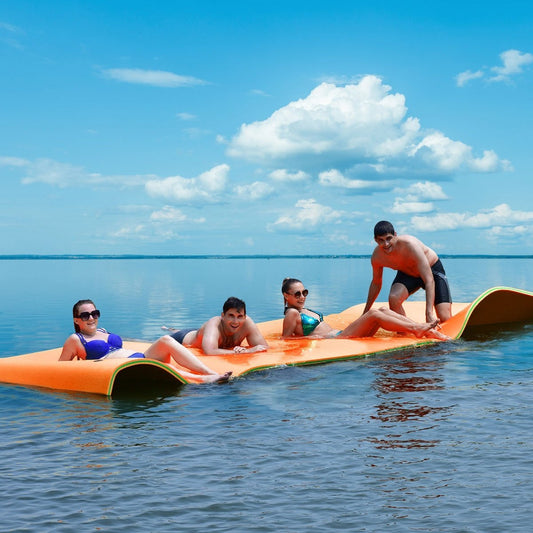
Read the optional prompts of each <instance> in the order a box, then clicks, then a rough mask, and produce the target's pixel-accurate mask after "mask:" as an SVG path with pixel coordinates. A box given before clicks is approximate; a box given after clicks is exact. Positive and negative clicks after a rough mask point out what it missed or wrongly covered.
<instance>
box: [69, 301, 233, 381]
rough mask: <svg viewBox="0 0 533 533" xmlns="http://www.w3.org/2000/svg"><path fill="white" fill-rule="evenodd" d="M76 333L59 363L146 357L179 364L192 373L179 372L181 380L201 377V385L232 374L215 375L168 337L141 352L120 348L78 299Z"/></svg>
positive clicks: (92, 310)
mask: <svg viewBox="0 0 533 533" xmlns="http://www.w3.org/2000/svg"><path fill="white" fill-rule="evenodd" d="M72 316H73V318H74V330H75V333H73V334H72V335H70V337H69V338H68V339H67V340H66V341H65V344H64V345H63V351H62V352H61V356H60V357H59V360H60V361H72V360H73V359H86V360H99V359H112V358H123V359H127V358H146V359H155V360H156V361H161V362H163V363H167V364H172V361H175V362H176V363H177V364H178V365H180V366H182V367H185V368H187V369H188V370H190V371H191V372H185V371H183V370H181V369H180V374H182V375H183V376H184V377H192V378H198V377H199V376H200V377H201V378H202V381H203V382H204V383H214V382H223V381H228V379H229V378H230V376H231V372H226V373H225V374H218V373H217V372H215V371H214V370H211V369H210V368H209V367H208V366H206V365H204V364H203V363H202V362H201V361H200V360H199V359H198V358H197V357H196V356H195V355H194V354H193V353H191V352H190V351H189V350H188V349H187V348H186V347H185V346H182V345H181V344H179V343H178V342H177V341H175V340H174V339H173V338H172V337H170V336H169V335H164V336H163V337H161V338H160V339H158V340H157V341H156V342H154V343H153V344H152V345H151V346H150V347H149V348H148V349H147V350H146V351H145V352H144V353H140V352H134V351H133V350H129V349H127V348H123V346H122V339H121V338H120V337H119V336H118V335H115V334H114V333H108V332H107V331H106V330H105V329H103V328H99V327H98V319H99V318H100V311H99V310H98V309H96V306H95V305H94V303H93V302H92V301H91V300H79V301H78V302H76V303H75V304H74V307H73V309H72Z"/></svg>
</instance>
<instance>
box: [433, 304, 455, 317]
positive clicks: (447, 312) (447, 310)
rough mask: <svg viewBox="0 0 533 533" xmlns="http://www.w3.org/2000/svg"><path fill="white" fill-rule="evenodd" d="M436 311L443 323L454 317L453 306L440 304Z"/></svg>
mask: <svg viewBox="0 0 533 533" xmlns="http://www.w3.org/2000/svg"><path fill="white" fill-rule="evenodd" d="M435 311H436V312H437V316H438V317H439V318H440V321H441V322H446V320H449V319H450V318H451V317H452V306H451V304H448V303H444V304H438V305H436V306H435Z"/></svg>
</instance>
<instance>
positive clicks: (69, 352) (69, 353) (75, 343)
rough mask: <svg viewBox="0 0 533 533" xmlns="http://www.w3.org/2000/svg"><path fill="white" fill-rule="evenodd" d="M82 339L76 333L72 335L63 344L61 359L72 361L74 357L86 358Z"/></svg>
mask: <svg viewBox="0 0 533 533" xmlns="http://www.w3.org/2000/svg"><path fill="white" fill-rule="evenodd" d="M80 348H83V346H82V345H81V342H80V340H79V339H78V337H77V336H76V335H71V336H70V337H69V338H68V339H67V340H66V341H65V344H63V350H62V351H61V355H60V356H59V360H60V361H72V359H74V358H76V357H78V358H80V359H85V350H83V349H81V350H80Z"/></svg>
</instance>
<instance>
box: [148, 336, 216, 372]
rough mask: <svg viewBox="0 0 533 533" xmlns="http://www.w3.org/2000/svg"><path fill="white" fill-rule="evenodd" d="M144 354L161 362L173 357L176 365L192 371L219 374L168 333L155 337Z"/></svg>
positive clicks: (168, 361) (166, 361) (168, 360)
mask: <svg viewBox="0 0 533 533" xmlns="http://www.w3.org/2000/svg"><path fill="white" fill-rule="evenodd" d="M144 355H145V356H146V357H148V358H150V359H156V360H157V361H161V362H163V363H170V362H171V359H174V361H175V362H176V363H178V365H180V366H183V367H185V368H188V369H189V370H192V371H193V372H198V374H204V375H212V376H219V374H218V373H217V372H215V371H214V370H211V369H210V368H209V367H208V366H207V365H204V363H202V361H200V359H198V358H197V357H196V356H195V355H194V354H193V353H192V352H190V351H189V350H188V349H187V348H186V347H185V346H183V345H182V344H180V343H179V342H178V341H177V340H175V339H173V338H172V337H170V336H169V335H163V337H161V338H159V339H157V340H156V341H155V342H154V343H153V344H152V345H151V346H150V347H149V348H148V350H146V352H144Z"/></svg>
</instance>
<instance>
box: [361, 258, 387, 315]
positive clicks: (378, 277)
mask: <svg viewBox="0 0 533 533" xmlns="http://www.w3.org/2000/svg"><path fill="white" fill-rule="evenodd" d="M382 284H383V266H382V265H380V264H379V263H377V262H376V261H374V259H372V281H371V282H370V287H369V288H368V296H367V298H366V305H365V310H364V311H363V314H365V313H366V312H367V311H370V308H371V307H372V305H373V303H374V302H375V301H376V299H377V297H378V296H379V293H380V292H381V285H382Z"/></svg>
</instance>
